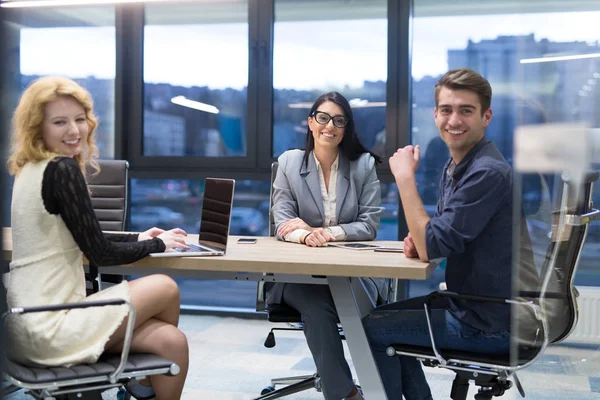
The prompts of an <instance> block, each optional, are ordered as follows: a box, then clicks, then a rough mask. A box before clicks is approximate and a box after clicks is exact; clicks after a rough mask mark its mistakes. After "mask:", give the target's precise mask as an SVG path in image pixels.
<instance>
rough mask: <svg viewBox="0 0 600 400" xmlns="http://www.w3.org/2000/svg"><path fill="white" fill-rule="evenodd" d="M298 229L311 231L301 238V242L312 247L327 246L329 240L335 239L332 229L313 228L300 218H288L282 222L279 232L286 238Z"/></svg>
mask: <svg viewBox="0 0 600 400" xmlns="http://www.w3.org/2000/svg"><path fill="white" fill-rule="evenodd" d="M296 229H304V230H306V231H309V233H307V234H305V235H304V236H303V237H301V238H300V242H301V243H303V244H305V245H307V246H310V247H321V246H325V245H326V244H327V242H334V241H335V236H333V234H332V233H331V230H329V229H327V228H313V227H311V226H309V225H308V224H307V223H306V222H304V221H303V220H302V219H300V218H292V219H288V220H286V221H285V222H284V223H283V224H281V226H280V227H279V229H278V230H277V233H278V234H279V235H280V236H281V237H284V238H285V237H286V236H287V235H289V234H290V233H292V232H293V231H295V230H296Z"/></svg>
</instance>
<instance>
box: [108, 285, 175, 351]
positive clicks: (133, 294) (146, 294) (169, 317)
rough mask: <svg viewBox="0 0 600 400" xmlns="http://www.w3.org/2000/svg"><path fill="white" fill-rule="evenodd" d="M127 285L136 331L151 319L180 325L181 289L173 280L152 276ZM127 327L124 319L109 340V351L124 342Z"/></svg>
mask: <svg viewBox="0 0 600 400" xmlns="http://www.w3.org/2000/svg"><path fill="white" fill-rule="evenodd" d="M127 283H128V284H129V294H130V298H131V304H132V305H133V307H134V308H135V314H136V315H135V327H134V329H137V327H138V326H140V325H142V324H143V323H144V322H146V321H148V320H149V319H150V318H154V319H157V320H159V321H163V322H165V323H167V324H170V325H173V326H177V325H178V324H179V306H180V303H179V287H178V286H177V283H176V282H175V281H174V280H173V279H172V278H170V277H169V276H167V275H150V276H145V277H143V278H139V279H136V280H134V281H131V282H127ZM126 327H127V319H124V320H123V322H122V323H121V325H120V326H119V327H118V328H117V330H116V331H115V333H113V335H112V336H111V337H110V339H109V340H108V343H107V344H106V348H107V349H109V348H111V347H113V346H114V345H116V344H118V343H121V342H122V341H123V339H124V337H125V329H126Z"/></svg>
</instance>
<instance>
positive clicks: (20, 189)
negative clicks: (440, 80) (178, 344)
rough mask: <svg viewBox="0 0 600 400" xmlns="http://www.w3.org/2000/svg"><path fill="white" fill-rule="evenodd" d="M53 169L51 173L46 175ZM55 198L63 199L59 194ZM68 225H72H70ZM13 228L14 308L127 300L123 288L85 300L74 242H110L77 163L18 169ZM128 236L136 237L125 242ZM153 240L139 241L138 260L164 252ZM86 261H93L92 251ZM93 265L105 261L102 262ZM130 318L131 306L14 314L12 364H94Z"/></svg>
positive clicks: (117, 247)
mask: <svg viewBox="0 0 600 400" xmlns="http://www.w3.org/2000/svg"><path fill="white" fill-rule="evenodd" d="M49 165H50V166H51V168H49V173H47V174H45V173H44V172H45V171H46V169H47V167H48V166H49ZM82 185H83V188H82V187H81V186H82ZM66 188H68V189H69V190H65V189H66ZM57 192H60V193H61V194H59V195H56V193H57ZM59 203H61V204H59ZM65 203H66V204H65ZM53 207H54V208H53ZM48 208H51V209H56V211H55V213H50V212H49V211H48ZM90 210H91V215H90ZM63 215H64V216H65V219H63ZM65 221H69V222H68V224H69V225H70V226H67V224H66V223H65ZM11 225H12V238H13V257H12V262H11V264H10V274H9V277H8V279H7V299H8V306H9V307H28V306H39V305H49V304H61V303H72V302H82V301H96V300H106V299H125V300H128V301H129V298H130V297H129V286H128V284H127V282H125V281H124V282H121V283H120V284H118V285H115V286H113V287H110V288H108V289H106V290H102V291H100V292H98V293H95V294H93V295H91V296H88V297H86V287H85V277H84V270H83V263H82V250H81V246H80V245H78V242H77V241H76V239H75V237H80V238H81V237H82V235H83V236H84V238H83V239H80V241H81V243H82V245H84V244H83V243H84V242H83V241H85V240H88V239H89V238H92V237H95V238H96V239H97V238H98V237H99V236H98V235H101V237H103V238H104V240H106V241H107V242H110V241H109V240H108V239H107V238H106V237H105V236H104V235H103V234H102V232H101V230H100V227H99V225H98V222H97V220H96V218H95V214H94V213H93V209H92V208H91V202H90V201H89V194H88V193H87V187H86V186H85V180H84V178H83V175H82V174H81V171H79V168H78V166H77V163H76V162H75V161H74V160H72V159H68V158H60V159H57V160H54V161H51V162H50V161H42V162H39V163H37V164H33V163H29V164H27V165H26V166H25V167H24V168H23V169H22V170H21V172H20V173H19V175H18V177H17V178H16V179H15V183H14V187H13V198H12V207H11ZM70 229H71V230H70ZM72 230H73V231H74V232H75V235H74V234H73V233H72ZM98 231H99V233H98ZM119 236H120V237H121V239H120V240H127V241H130V242H131V241H132V239H133V240H136V241H137V235H119ZM125 236H135V237H131V238H129V239H123V237H125ZM82 240H83V241H82ZM99 240H100V241H102V239H99ZM156 241H158V239H154V240H151V241H147V242H148V243H145V242H137V243H139V244H140V245H139V246H138V247H144V246H143V245H142V243H144V244H145V245H146V246H145V247H147V249H143V251H141V252H136V253H137V254H136V256H135V257H137V258H138V259H139V258H141V257H143V256H145V255H146V254H147V253H148V252H151V251H162V250H164V245H162V243H159V244H157V243H156ZM151 242H155V243H154V244H151ZM137 243H136V244H137ZM99 245H100V246H105V248H104V249H103V250H102V251H103V252H104V253H107V252H111V251H112V252H113V253H115V252H117V253H119V252H120V251H123V248H124V246H125V247H126V246H129V247H131V246H134V245H135V244H134V243H125V244H121V243H116V244H115V243H112V242H110V243H109V244H108V245H106V243H100V244H99ZM160 245H162V246H163V249H162V250H160ZM84 246H87V245H84ZM92 246H93V244H92ZM136 250H138V249H136ZM84 251H85V249H84ZM125 252H127V250H125ZM90 253H93V251H90ZM86 255H87V256H88V257H90V255H88V253H87V252H86ZM93 257H96V256H93ZM96 258H97V259H98V260H99V261H102V260H100V258H101V257H96ZM128 258H129V259H128V260H125V261H126V262H131V261H132V260H131V259H130V258H131V257H128ZM117 259H118V257H117ZM110 261H114V258H112V259H110ZM133 261H134V260H133ZM113 265H114V264H113ZM128 313H129V311H128V306H127V305H121V306H108V307H93V308H86V309H74V310H65V311H55V312H39V313H31V314H24V315H11V316H10V317H9V318H8V324H7V333H8V338H9V340H10V346H9V354H10V357H11V358H12V359H14V360H15V361H17V362H21V363H24V364H29V365H40V366H69V365H73V364H79V363H94V362H96V361H97V360H98V357H99V356H100V355H101V354H102V352H103V351H104V347H105V345H106V343H107V341H108V339H109V338H110V336H111V335H112V334H113V333H114V332H115V330H116V329H117V328H118V327H119V325H120V324H121V322H122V321H123V320H124V319H125V317H126V316H127V315H128Z"/></svg>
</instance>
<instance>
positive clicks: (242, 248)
mask: <svg viewBox="0 0 600 400" xmlns="http://www.w3.org/2000/svg"><path fill="white" fill-rule="evenodd" d="M244 237H247V236H244ZM197 238H198V235H188V241H189V242H191V243H193V242H195V241H197V240H198V239H197ZM239 238H240V236H230V237H229V241H228V244H227V254H226V255H224V256H213V257H165V258H154V257H145V258H143V259H141V260H139V261H137V262H135V263H133V264H128V265H123V267H124V268H132V269H134V268H136V267H144V268H163V269H175V270H188V271H193V270H198V271H228V272H242V271H243V272H270V273H280V274H299V275H326V276H362V277H374V278H375V277H376V278H398V279H426V278H427V277H428V276H429V274H430V273H431V272H432V271H433V270H434V269H435V268H436V266H437V263H436V262H429V263H427V262H422V261H420V260H418V259H409V258H406V257H405V256H404V254H403V253H382V252H374V251H373V250H350V249H343V248H337V247H316V248H313V247H308V246H305V245H301V244H297V243H287V242H282V241H278V240H276V239H275V238H273V237H262V236H259V237H257V239H258V240H257V243H256V244H238V243H237V240H238V239H239ZM365 243H372V244H378V245H381V246H385V247H401V246H402V244H401V242H398V241H373V242H365ZM2 244H3V255H4V259H5V260H11V259H12V235H11V229H10V228H3V243H2ZM86 262H87V261H86ZM131 274H132V275H134V274H135V271H131Z"/></svg>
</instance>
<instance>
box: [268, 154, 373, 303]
mask: <svg viewBox="0 0 600 400" xmlns="http://www.w3.org/2000/svg"><path fill="white" fill-rule="evenodd" d="M303 157H304V150H288V151H286V152H285V153H283V154H282V155H281V156H279V160H278V161H279V167H278V169H277V176H276V177H275V182H274V183H273V209H272V213H273V218H274V220H275V226H276V228H277V229H278V228H279V226H280V225H281V224H282V223H284V222H285V221H286V220H287V219H292V218H301V219H302V220H304V222H306V223H307V224H308V225H309V226H323V218H324V216H325V212H324V210H323V197H322V196H321V185H320V183H319V172H318V170H317V164H316V162H315V158H314V156H313V154H312V153H311V154H309V156H308V166H305V165H304V163H303V162H302V161H303ZM336 198H337V200H336V219H337V222H338V225H339V226H340V227H342V228H343V229H344V231H345V232H346V240H373V239H375V236H376V235H377V229H378V228H379V218H380V214H381V212H382V210H383V209H382V208H381V207H380V204H381V187H380V186H379V179H378V178H377V173H376V172H375V159H374V158H373V156H371V155H370V154H369V153H364V154H362V155H361V156H360V157H359V158H358V159H357V160H355V161H349V160H348V158H346V157H345V156H344V154H343V153H342V152H341V149H340V157H339V166H338V176H337V192H336ZM277 239H279V240H283V238H282V237H280V236H279V235H277ZM367 281H368V280H367ZM374 281H378V280H371V282H365V283H366V284H367V286H372V285H370V284H371V283H375V282H374ZM375 284H376V286H378V287H379V286H380V283H375ZM284 285H285V284H275V285H273V286H272V287H271V288H268V291H267V293H266V303H267V304H278V303H280V302H281V296H282V294H283V288H284ZM381 285H383V283H381ZM268 286H271V285H268ZM370 291H371V290H370ZM380 293H381V292H380ZM371 294H374V293H371Z"/></svg>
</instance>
